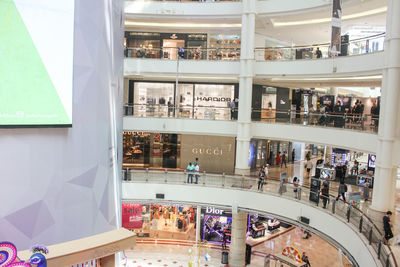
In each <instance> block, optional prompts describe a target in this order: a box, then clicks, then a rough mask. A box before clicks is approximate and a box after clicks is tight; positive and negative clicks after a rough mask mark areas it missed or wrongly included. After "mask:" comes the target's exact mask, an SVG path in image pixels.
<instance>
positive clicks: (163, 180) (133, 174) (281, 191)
mask: <svg viewBox="0 0 400 267" xmlns="http://www.w3.org/2000/svg"><path fill="white" fill-rule="evenodd" d="M196 175H198V176H197V177H196ZM124 177H125V179H124V182H130V183H156V184H188V183H191V181H192V182H193V184H196V182H197V184H198V186H206V187H219V188H230V189H237V190H247V191H253V192H255V193H259V194H272V195H275V196H280V197H284V198H289V199H295V200H296V201H299V202H301V203H303V204H306V205H311V206H316V207H318V208H322V209H323V210H325V211H326V212H328V213H329V214H331V215H332V216H335V217H338V218H340V219H341V220H342V221H344V223H347V224H350V225H352V226H353V227H354V228H355V229H358V233H359V235H361V236H362V237H364V238H365V240H366V241H367V242H368V245H369V246H370V247H371V248H372V249H373V250H374V251H375V253H376V257H377V259H378V260H379V261H380V262H381V263H382V265H383V266H385V267H397V266H398V265H397V262H396V259H395V257H394V255H393V253H392V251H391V249H390V247H388V246H387V245H386V244H385V241H384V236H383V235H382V233H381V231H380V230H379V229H378V228H377V226H376V225H375V224H374V223H373V221H372V220H371V219H370V218H369V217H368V216H366V215H365V214H364V213H363V212H362V211H361V210H360V209H358V208H357V207H355V206H354V205H351V204H350V203H348V202H344V201H342V200H338V197H336V196H333V195H329V196H325V197H322V195H321V194H320V191H319V190H312V189H310V188H309V187H306V186H299V187H297V190H296V191H297V192H295V190H294V189H295V187H294V186H293V184H291V183H289V182H287V180H286V179H282V180H280V181H276V180H269V179H267V180H265V181H264V182H266V184H259V182H260V180H259V179H258V178H255V177H252V176H245V175H226V174H225V173H223V174H209V173H206V172H201V173H198V174H195V173H187V172H186V171H184V172H178V171H168V170H167V169H165V170H161V171H155V170H151V171H150V170H149V169H144V170H136V169H135V170H130V171H129V172H128V173H127V174H126V175H124ZM259 188H261V189H259ZM323 198H325V199H326V203H325V201H324V200H323ZM321 200H322V201H321ZM321 202H322V205H323V207H320V206H321Z"/></svg>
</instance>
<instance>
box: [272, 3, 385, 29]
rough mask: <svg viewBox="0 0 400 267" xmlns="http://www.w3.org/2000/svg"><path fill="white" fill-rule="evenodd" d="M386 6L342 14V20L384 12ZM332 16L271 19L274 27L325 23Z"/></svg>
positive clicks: (329, 20)
mask: <svg viewBox="0 0 400 267" xmlns="http://www.w3.org/2000/svg"><path fill="white" fill-rule="evenodd" d="M386 10H387V7H386V6H385V7H381V8H376V9H372V10H367V11H364V12H359V13H354V14H350V15H344V16H342V20H349V19H356V18H361V17H366V16H371V15H376V14H380V13H384V12H386ZM331 20H332V18H320V19H309V20H298V21H287V22H278V21H274V19H271V21H272V24H273V25H274V27H285V26H298V25H307V24H319V23H327V22H331Z"/></svg>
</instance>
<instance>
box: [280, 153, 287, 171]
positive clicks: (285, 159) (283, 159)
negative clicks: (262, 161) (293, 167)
mask: <svg viewBox="0 0 400 267" xmlns="http://www.w3.org/2000/svg"><path fill="white" fill-rule="evenodd" d="M286 162H287V156H286V151H283V153H282V163H281V168H282V166H283V164H285V168H287V166H286Z"/></svg>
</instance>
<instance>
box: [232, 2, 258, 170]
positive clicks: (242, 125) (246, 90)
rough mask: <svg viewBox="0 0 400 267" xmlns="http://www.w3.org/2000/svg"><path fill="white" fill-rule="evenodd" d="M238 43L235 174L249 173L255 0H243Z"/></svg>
mask: <svg viewBox="0 0 400 267" xmlns="http://www.w3.org/2000/svg"><path fill="white" fill-rule="evenodd" d="M242 4H243V13H242V32H241V45H240V76H239V110H238V122H237V124H238V125H237V138H236V168H235V173H237V174H249V173H250V168H249V163H248V161H249V147H250V139H251V133H250V132H251V128H250V126H251V103H252V90H253V76H254V67H253V66H254V35H255V0H243V1H242Z"/></svg>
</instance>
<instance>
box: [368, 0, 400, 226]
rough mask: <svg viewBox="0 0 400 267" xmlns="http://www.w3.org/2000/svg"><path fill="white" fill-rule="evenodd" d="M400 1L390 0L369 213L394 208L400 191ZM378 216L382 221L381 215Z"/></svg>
mask: <svg viewBox="0 0 400 267" xmlns="http://www.w3.org/2000/svg"><path fill="white" fill-rule="evenodd" d="M399 10H400V1H398V0H388V8H387V13H386V38H385V52H384V69H383V76H382V96H381V105H380V116H379V131H378V150H377V153H376V164H375V181H374V190H373V195H372V205H371V207H370V210H369V213H370V214H371V215H373V213H374V212H378V213H379V212H380V213H382V212H385V211H387V210H392V211H393V208H394V202H395V190H396V174H397V173H396V170H397V166H396V164H395V162H396V158H395V157H396V155H397V153H396V149H395V144H396V141H398V140H397V138H396V136H399V135H398V134H397V132H398V131H399V128H398V122H399V119H400V116H399V105H398V103H399V101H400V16H399V14H398V12H399ZM381 215H382V214H381ZM377 219H380V221H381V220H382V217H381V216H379V217H378V218H377Z"/></svg>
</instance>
